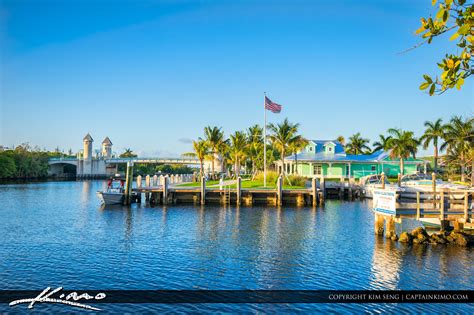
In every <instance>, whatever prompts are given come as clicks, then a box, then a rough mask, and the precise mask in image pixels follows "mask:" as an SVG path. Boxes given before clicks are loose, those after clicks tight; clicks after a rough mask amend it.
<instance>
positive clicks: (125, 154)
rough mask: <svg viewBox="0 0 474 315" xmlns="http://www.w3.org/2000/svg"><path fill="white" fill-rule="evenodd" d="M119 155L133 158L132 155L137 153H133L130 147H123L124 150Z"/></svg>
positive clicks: (134, 155)
mask: <svg viewBox="0 0 474 315" xmlns="http://www.w3.org/2000/svg"><path fill="white" fill-rule="evenodd" d="M119 157H121V158H134V157H137V155H136V154H135V153H133V151H132V149H130V148H127V149H125V151H124V152H123V153H122V154H120V156H119Z"/></svg>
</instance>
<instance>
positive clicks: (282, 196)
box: [131, 176, 325, 206]
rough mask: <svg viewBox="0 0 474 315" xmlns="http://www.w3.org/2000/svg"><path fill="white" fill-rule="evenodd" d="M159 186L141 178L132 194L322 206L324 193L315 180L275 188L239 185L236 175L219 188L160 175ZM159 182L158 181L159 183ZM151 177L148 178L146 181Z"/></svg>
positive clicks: (168, 199)
mask: <svg viewBox="0 0 474 315" xmlns="http://www.w3.org/2000/svg"><path fill="white" fill-rule="evenodd" d="M159 181H162V183H159V184H158V185H156V186H154V185H145V186H142V185H141V184H142V183H141V178H140V177H139V178H138V179H137V187H136V188H132V189H131V191H132V192H133V194H132V195H136V196H137V198H138V200H137V201H138V202H140V201H141V200H142V199H143V198H142V196H144V197H145V198H144V199H145V200H146V201H147V202H149V203H151V204H163V205H166V204H181V203H189V204H195V205H204V204H234V205H245V206H252V205H272V206H278V205H297V206H309V205H314V206H316V205H322V204H324V199H325V196H324V193H323V191H322V190H321V189H320V188H318V187H317V181H316V179H313V180H312V186H311V188H303V189H283V185H282V183H283V179H282V177H280V178H279V179H278V181H277V187H276V189H264V188H258V189H254V188H247V189H246V188H242V179H241V178H240V177H239V178H237V179H236V180H234V181H231V183H227V184H226V185H221V186H220V187H215V186H213V187H206V181H205V180H204V179H202V180H201V182H200V186H199V187H186V186H179V185H173V186H171V185H170V177H168V176H163V178H162V179H160V180H159ZM159 181H158V182H159ZM149 183H150V180H149V179H148V180H147V184H149Z"/></svg>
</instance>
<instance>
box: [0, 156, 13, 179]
mask: <svg viewBox="0 0 474 315" xmlns="http://www.w3.org/2000/svg"><path fill="white" fill-rule="evenodd" d="M13 177H16V165H15V160H14V159H13V158H11V157H10V156H8V155H7V154H5V153H4V152H2V153H0V178H13Z"/></svg>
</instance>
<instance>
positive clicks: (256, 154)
mask: <svg viewBox="0 0 474 315" xmlns="http://www.w3.org/2000/svg"><path fill="white" fill-rule="evenodd" d="M247 137H248V139H247V142H248V144H249V147H248V157H249V159H250V161H251V164H252V178H253V177H254V176H255V175H256V172H257V170H259V169H261V168H263V129H262V127H260V126H259V125H254V126H252V127H250V128H248V130H247Z"/></svg>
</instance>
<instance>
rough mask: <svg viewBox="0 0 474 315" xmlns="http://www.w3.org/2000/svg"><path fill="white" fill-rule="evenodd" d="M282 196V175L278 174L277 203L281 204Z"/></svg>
mask: <svg viewBox="0 0 474 315" xmlns="http://www.w3.org/2000/svg"><path fill="white" fill-rule="evenodd" d="M282 197H283V176H281V175H280V176H279V177H278V180H277V205H278V206H281V205H282V203H283V202H282V199H283V198H282Z"/></svg>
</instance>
